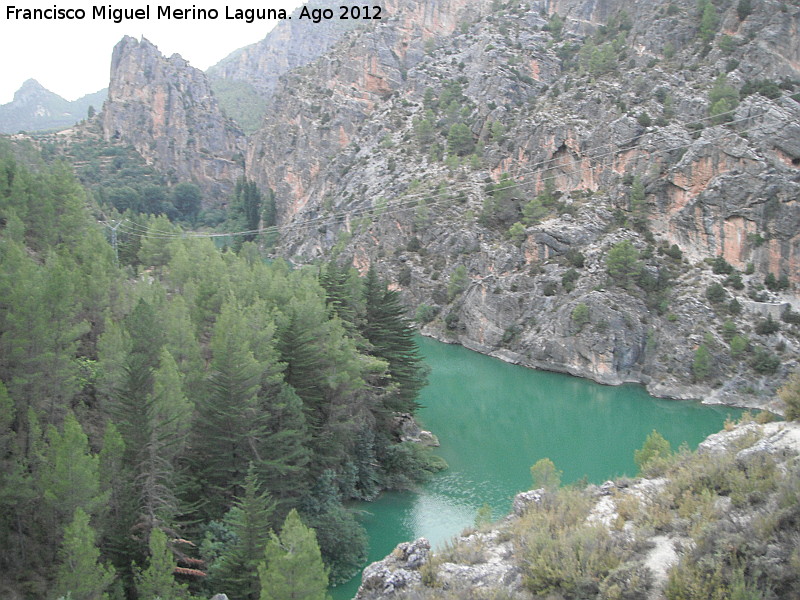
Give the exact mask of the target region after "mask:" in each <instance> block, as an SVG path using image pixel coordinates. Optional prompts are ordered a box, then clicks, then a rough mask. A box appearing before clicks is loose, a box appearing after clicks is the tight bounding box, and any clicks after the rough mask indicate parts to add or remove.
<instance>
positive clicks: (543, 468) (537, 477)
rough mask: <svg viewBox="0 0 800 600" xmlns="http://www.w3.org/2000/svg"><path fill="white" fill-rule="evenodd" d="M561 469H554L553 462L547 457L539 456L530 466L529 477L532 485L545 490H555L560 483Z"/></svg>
mask: <svg viewBox="0 0 800 600" xmlns="http://www.w3.org/2000/svg"><path fill="white" fill-rule="evenodd" d="M561 475H563V473H562V471H559V470H558V469H556V466H555V464H554V463H553V461H552V460H550V459H549V458H541V459H539V460H537V461H536V464H534V465H533V466H532V467H531V477H532V478H533V487H534V488H537V489H538V488H542V489H545V490H555V489H558V487H559V486H560V485H561Z"/></svg>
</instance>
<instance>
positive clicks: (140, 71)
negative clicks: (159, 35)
mask: <svg viewBox="0 0 800 600" xmlns="http://www.w3.org/2000/svg"><path fill="white" fill-rule="evenodd" d="M103 132H104V137H105V139H106V140H112V139H122V140H124V141H126V142H128V143H130V144H132V145H133V146H134V147H135V148H136V150H137V151H138V152H139V153H140V154H141V155H142V156H143V157H144V158H145V160H147V162H148V163H150V164H153V165H155V166H157V168H159V169H160V170H161V171H162V172H164V173H166V174H167V175H168V176H169V179H170V181H172V182H180V181H193V182H195V183H197V184H198V185H199V186H200V187H201V188H202V189H203V191H204V192H205V201H206V202H209V201H212V200H218V199H219V198H221V197H223V196H224V195H225V194H226V193H227V192H228V191H230V190H231V189H232V187H233V182H234V181H235V180H236V178H237V177H238V176H239V175H241V174H242V173H243V156H244V150H245V137H244V134H243V133H242V132H241V131H240V130H239V129H238V127H236V125H235V124H234V123H233V122H232V121H230V120H229V119H227V118H226V117H224V115H223V114H222V112H221V111H220V109H219V106H218V104H217V101H216V99H215V98H214V95H213V93H212V91H211V88H210V86H209V84H208V80H207V79H206V76H205V75H204V74H203V72H202V71H199V70H198V69H195V68H193V67H191V66H190V65H189V63H188V62H187V61H185V60H184V59H183V58H181V57H180V56H179V55H177V54H175V55H173V56H171V57H170V58H166V57H165V56H163V55H162V54H161V53H160V52H159V51H158V48H156V46H154V45H153V44H151V43H150V42H149V41H147V40H146V39H144V38H143V39H142V40H141V41H137V40H135V39H133V38H131V37H128V36H126V37H125V38H123V39H122V40H121V41H120V42H119V43H118V44H117V45H116V46H115V48H114V53H113V56H112V59H111V81H110V84H109V89H108V101H107V102H106V104H105V106H104V109H103Z"/></svg>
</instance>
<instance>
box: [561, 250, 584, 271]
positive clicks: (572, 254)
mask: <svg viewBox="0 0 800 600" xmlns="http://www.w3.org/2000/svg"><path fill="white" fill-rule="evenodd" d="M565 256H566V257H567V260H568V261H569V264H571V265H572V266H573V267H575V268H576V269H582V268H583V266H584V264H585V263H586V257H585V256H584V255H583V253H582V252H581V251H580V250H575V249H574V248H570V249H569V250H567V253H566V255H565Z"/></svg>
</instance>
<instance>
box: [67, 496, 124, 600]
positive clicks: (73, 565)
mask: <svg viewBox="0 0 800 600" xmlns="http://www.w3.org/2000/svg"><path fill="white" fill-rule="evenodd" d="M99 558H100V550H98V548H97V546H96V545H95V532H94V530H93V529H92V527H91V525H89V515H87V514H86V513H85V512H84V511H83V509H81V508H77V509H76V510H75V515H74V517H73V519H72V523H70V524H69V525H68V526H67V528H66V529H65V531H64V542H63V543H62V545H61V549H60V550H59V566H58V571H57V575H56V583H55V591H56V596H57V597H58V596H66V595H67V594H69V597H70V598H71V599H72V600H101V599H104V598H106V597H107V595H106V593H105V591H106V590H107V589H108V587H109V586H110V585H111V583H112V581H113V580H114V568H113V567H110V566H106V565H103V564H101V563H100V562H99Z"/></svg>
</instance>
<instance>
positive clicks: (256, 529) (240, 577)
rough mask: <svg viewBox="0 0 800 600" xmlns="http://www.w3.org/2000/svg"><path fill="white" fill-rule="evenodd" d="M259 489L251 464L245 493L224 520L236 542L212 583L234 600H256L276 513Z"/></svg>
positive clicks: (268, 498) (245, 483) (269, 500)
mask: <svg viewBox="0 0 800 600" xmlns="http://www.w3.org/2000/svg"><path fill="white" fill-rule="evenodd" d="M261 488H262V486H261V484H260V482H259V480H258V476H257V475H256V470H255V468H254V467H253V465H252V464H251V465H250V468H249V470H248V472H247V477H246V478H245V482H244V493H243V495H242V496H241V497H240V498H238V499H237V500H236V504H235V506H234V507H233V508H232V509H231V510H230V511H229V512H228V514H227V515H226V517H225V521H226V522H229V523H230V529H231V532H232V533H233V536H234V538H235V540H236V541H235V542H234V544H233V546H232V547H231V549H230V550H229V551H228V552H227V553H226V554H225V555H224V556H222V557H221V558H220V562H221V564H220V565H219V566H218V568H217V569H216V575H215V577H214V581H215V583H216V582H219V586H218V587H219V588H220V589H224V590H225V592H226V593H227V594H228V595H229V596H232V597H234V598H248V599H250V600H255V599H257V598H258V595H259V590H260V587H259V582H258V565H259V563H260V562H261V561H262V560H263V558H264V550H265V548H266V545H267V541H268V540H269V538H270V533H271V527H270V519H271V517H272V513H273V511H274V510H275V502H273V501H272V499H271V498H270V497H269V494H268V493H267V492H264V491H262V489H261Z"/></svg>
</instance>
